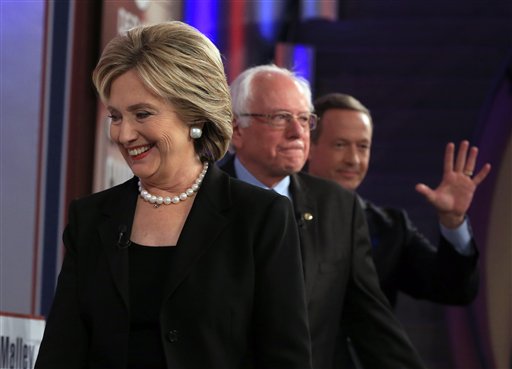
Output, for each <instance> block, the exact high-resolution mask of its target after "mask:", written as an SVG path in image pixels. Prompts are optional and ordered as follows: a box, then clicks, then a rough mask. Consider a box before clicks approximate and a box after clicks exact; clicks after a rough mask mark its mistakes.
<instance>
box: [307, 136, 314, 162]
mask: <svg viewBox="0 0 512 369" xmlns="http://www.w3.org/2000/svg"><path fill="white" fill-rule="evenodd" d="M313 151H315V145H314V144H313V142H312V141H311V140H309V153H308V160H311V157H312V156H313V155H314V153H313Z"/></svg>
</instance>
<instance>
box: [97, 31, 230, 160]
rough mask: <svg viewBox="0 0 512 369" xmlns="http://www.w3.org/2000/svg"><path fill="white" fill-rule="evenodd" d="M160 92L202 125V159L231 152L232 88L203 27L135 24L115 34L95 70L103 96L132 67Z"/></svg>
mask: <svg viewBox="0 0 512 369" xmlns="http://www.w3.org/2000/svg"><path fill="white" fill-rule="evenodd" d="M132 69H133V70H134V71H136V72H137V74H138V75H139V77H140V79H141V80H142V82H143V83H144V84H145V86H146V87H147V88H148V89H149V90H150V91H151V92H153V93H154V94H155V95H157V96H160V97H162V98H164V99H166V100H167V101H168V102H169V103H170V104H171V105H172V106H173V107H174V108H175V109H176V113H177V115H178V116H179V117H180V119H181V120H182V121H183V122H185V124H187V125H190V126H194V125H199V126H202V129H203V135H202V136H201V138H199V139H196V140H194V144H195V150H196V153H197V154H198V155H199V156H200V157H201V159H202V160H210V161H216V160H218V159H220V158H222V156H223V155H224V154H225V153H226V150H227V148H228V145H229V141H230V139H231V135H232V130H233V129H232V125H231V122H232V117H233V114H232V110H231V98H230V94H229V87H228V84H227V81H226V75H225V73H224V66H223V64H222V59H221V56H220V53H219V50H218V49H217V48H216V47H215V45H214V44H213V43H212V42H211V41H210V40H209V39H208V38H207V37H206V36H204V35H203V34H202V33H201V32H199V31H198V30H197V29H195V28H193V27H191V26H189V25H187V24H185V23H182V22H179V21H172V22H164V23H158V24H154V25H149V26H139V27H135V28H132V29H131V30H129V31H128V32H127V33H126V34H125V35H119V36H117V37H115V38H114V39H112V40H111V41H110V42H109V43H108V44H107V46H106V47H105V49H104V50H103V53H102V55H101V57H100V60H99V62H98V64H97V66H96V68H95V69H94V71H93V74H92V79H93V83H94V86H95V87H96V90H97V91H98V94H99V95H100V98H101V99H102V100H103V101H106V100H107V99H108V98H109V97H110V88H111V86H112V82H113V81H114V80H115V79H116V78H117V77H119V76H121V75H122V74H124V73H126V72H127V71H129V70H132Z"/></svg>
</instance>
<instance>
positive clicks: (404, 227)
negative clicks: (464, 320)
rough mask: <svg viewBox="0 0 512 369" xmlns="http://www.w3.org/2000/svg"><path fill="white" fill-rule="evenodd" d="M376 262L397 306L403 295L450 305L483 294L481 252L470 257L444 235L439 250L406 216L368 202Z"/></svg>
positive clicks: (382, 279)
mask: <svg viewBox="0 0 512 369" xmlns="http://www.w3.org/2000/svg"><path fill="white" fill-rule="evenodd" d="M364 207H365V213H366V220H367V222H368V226H369V229H370V235H371V238H372V244H373V258H374V262H375V267H376V268H377V273H378V275H379V279H380V283H381V288H382V291H383V292H384V293H385V294H386V296H387V297H388V299H389V301H390V302H391V304H392V305H395V303H396V297H397V292H398V291H401V292H403V293H406V294H408V295H410V296H412V297H415V298H418V299H426V300H430V301H433V302H439V303H442V304H450V305H463V304H468V303H470V302H471V301H473V300H474V298H475V297H476V295H477V293H478V284H479V282H478V281H479V277H478V268H477V260H478V252H477V251H476V245H475V241H474V240H473V239H472V241H471V242H472V245H471V248H472V249H473V250H475V251H474V252H473V253H472V254H471V255H469V256H465V255H461V254H460V253H459V252H457V251H456V250H455V248H454V246H453V245H452V244H451V243H449V242H448V241H447V240H446V239H445V238H444V237H442V236H441V239H440V242H439V246H438V247H437V246H434V245H433V244H432V243H431V242H430V241H429V240H428V239H427V238H426V237H425V236H423V235H422V234H421V233H420V232H419V231H418V230H417V229H416V227H415V226H414V225H413V224H412V222H411V221H410V219H409V217H408V216H407V213H406V212H405V211H403V210H399V209H393V208H382V207H377V206H375V205H373V204H372V203H370V202H368V201H365V202H364Z"/></svg>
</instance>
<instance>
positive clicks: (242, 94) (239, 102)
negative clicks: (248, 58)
mask: <svg viewBox="0 0 512 369" xmlns="http://www.w3.org/2000/svg"><path fill="white" fill-rule="evenodd" d="M260 73H275V74H281V75H284V76H287V77H290V78H291V79H292V80H294V81H295V82H297V84H298V86H299V88H300V90H301V92H302V93H303V94H304V97H305V98H306V100H307V101H308V108H309V110H310V111H311V112H312V111H313V109H314V108H313V102H312V100H311V88H310V86H309V82H308V81H307V80H306V79H305V78H303V77H300V76H298V75H297V74H295V72H293V71H291V70H289V69H286V68H282V67H278V66H277V65H275V64H265V65H259V66H256V67H252V68H249V69H246V70H245V71H243V72H242V73H241V74H240V75H239V76H238V77H237V78H236V79H235V80H234V81H233V82H232V83H231V86H230V92H231V103H232V106H233V113H234V116H235V118H236V119H237V122H238V124H239V125H240V126H241V127H247V126H248V125H249V124H250V119H249V117H240V115H241V114H244V113H247V109H248V105H249V102H250V101H251V99H252V95H253V89H252V81H253V80H254V77H255V76H256V75H258V74H260Z"/></svg>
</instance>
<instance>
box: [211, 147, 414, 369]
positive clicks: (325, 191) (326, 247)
mask: <svg viewBox="0 0 512 369" xmlns="http://www.w3.org/2000/svg"><path fill="white" fill-rule="evenodd" d="M221 168H222V169H223V170H225V171H226V172H227V173H229V174H230V175H232V176H236V173H235V168H234V158H233V157H232V158H230V159H228V160H226V161H224V162H223V164H222V166H221ZM290 179H291V183H290V193H291V197H292V200H293V207H294V210H295V217H296V220H297V224H298V229H299V237H300V245H301V252H302V259H303V264H304V273H305V281H306V296H307V301H308V313H309V325H310V331H311V341H312V349H313V351H312V352H313V367H314V368H315V369H331V368H343V367H344V366H343V365H344V363H343V362H342V361H343V360H345V359H346V356H345V353H346V341H345V339H344V337H345V336H344V334H348V335H349V336H350V337H351V338H352V342H353V345H354V347H355V349H356V350H357V353H358V356H359V357H360V359H361V361H362V362H363V364H364V366H365V367H366V368H371V369H373V368H379V369H399V368H404V369H405V368H407V369H412V368H423V367H424V366H423V364H422V362H421V359H420V358H419V356H418V354H417V353H416V351H415V349H414V348H413V347H412V345H411V343H410V341H409V339H408V338H407V337H406V335H405V333H404V332H403V330H402V328H401V326H400V324H399V323H398V321H397V320H396V318H395V317H394V315H393V313H392V311H391V307H390V305H389V303H388V301H387V300H386V297H385V296H384V294H383V293H382V291H381V290H380V289H379V284H378V279H377V273H376V271H375V267H374V265H373V261H372V256H371V247H370V242H369V238H368V229H367V226H366V222H365V220H364V214H363V210H362V208H361V206H360V204H359V201H358V198H357V197H356V196H355V195H354V194H353V193H350V192H348V191H346V190H344V189H342V188H341V187H340V186H338V185H337V184H336V183H334V182H330V181H326V180H323V179H320V178H317V177H313V176H310V175H308V174H306V173H297V174H294V175H291V176H290Z"/></svg>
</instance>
